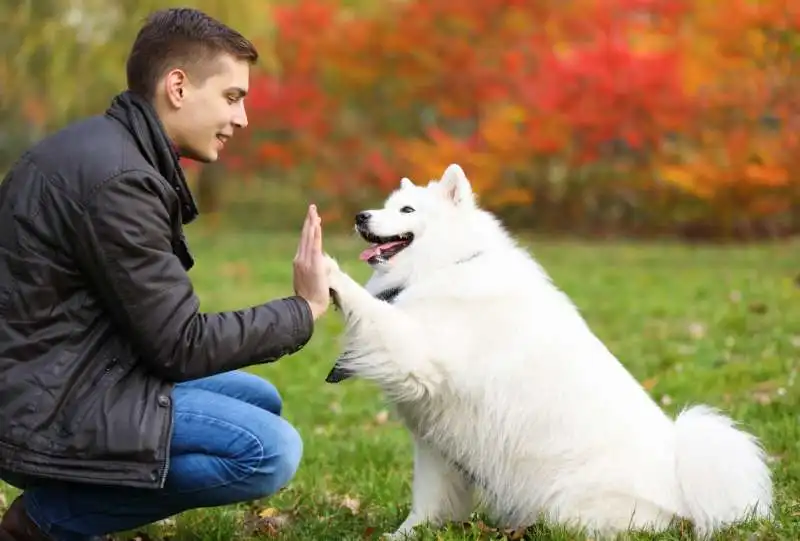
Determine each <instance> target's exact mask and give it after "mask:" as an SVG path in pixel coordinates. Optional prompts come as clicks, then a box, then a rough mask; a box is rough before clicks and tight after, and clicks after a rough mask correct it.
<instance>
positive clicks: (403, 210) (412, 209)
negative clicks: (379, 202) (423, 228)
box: [400, 205, 414, 214]
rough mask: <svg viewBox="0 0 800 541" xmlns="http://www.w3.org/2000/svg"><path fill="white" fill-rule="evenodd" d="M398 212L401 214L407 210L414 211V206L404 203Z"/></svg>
mask: <svg viewBox="0 0 800 541" xmlns="http://www.w3.org/2000/svg"><path fill="white" fill-rule="evenodd" d="M400 212H402V213H403V214H408V213H409V212H414V207H409V206H408V205H406V206H405V207H403V208H401V209H400Z"/></svg>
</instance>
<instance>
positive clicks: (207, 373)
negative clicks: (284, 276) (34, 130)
mask: <svg viewBox="0 0 800 541" xmlns="http://www.w3.org/2000/svg"><path fill="white" fill-rule="evenodd" d="M257 56H258V55H257V52H256V50H255V49H254V47H253V45H252V44H251V43H250V42H248V41H247V40H246V39H245V38H243V37H242V36H241V35H240V34H238V33H237V32H235V31H233V30H231V29H230V28H228V27H226V26H225V25H223V24H221V23H219V22H217V21H215V20H214V19H212V18H210V17H208V16H206V15H204V14H203V13H201V12H199V11H196V10H192V9H171V10H165V11H160V12H157V13H155V14H154V15H152V16H151V18H150V19H149V20H148V22H147V23H146V25H145V26H144V27H143V28H142V30H141V31H140V33H139V35H138V37H137V38H136V41H135V43H134V44H133V49H132V51H131V53H130V57H129V59H128V64H127V75H128V86H129V89H128V91H126V92H123V93H122V94H120V95H119V96H117V97H116V98H115V99H114V100H113V102H112V103H111V105H110V107H109V109H108V110H107V111H106V112H105V114H103V115H100V116H96V117H93V118H90V119H87V120H84V121H82V122H79V123H76V124H74V125H71V126H68V127H66V128H65V129H63V130H62V131H60V132H58V133H56V134H54V135H51V136H49V137H48V138H46V139H44V140H43V141H41V142H39V143H38V144H37V145H35V146H34V147H33V148H32V149H30V150H29V151H28V152H27V153H25V154H24V155H23V156H22V157H21V159H20V160H19V161H18V162H17V163H16V164H15V165H14V166H13V168H12V170H11V171H10V173H9V174H8V176H7V177H6V178H5V180H4V181H3V182H2V184H0V477H2V478H3V479H4V480H6V481H7V482H9V483H11V484H12V485H15V486H17V487H19V488H21V489H23V493H22V495H21V496H20V497H19V498H18V499H16V500H15V501H14V502H13V504H12V505H11V507H10V508H9V509H8V511H7V512H6V514H5V515H4V517H3V519H2V522H1V523H0V540H2V541H44V540H59V541H62V540H63V541H67V540H69V541H72V540H85V539H91V538H92V537H93V536H99V535H102V534H105V533H111V532H116V531H121V530H127V529H131V528H135V527H138V526H141V525H145V524H149V523H152V522H155V521H157V520H159V519H163V518H165V517H168V516H171V515H174V514H176V513H179V512H181V511H184V510H187V509H191V508H199V507H207V506H219V505H225V504H231V503H234V502H241V501H245V500H252V499H256V498H261V497H265V496H269V495H271V494H273V493H274V492H276V491H277V490H278V489H279V488H281V487H282V486H284V485H285V484H286V483H287V482H288V481H289V480H290V479H291V478H292V477H293V475H294V474H295V471H296V469H297V467H298V464H299V462H300V457H301V452H302V442H301V439H300V437H299V435H298V433H297V432H296V431H295V429H294V428H293V427H292V426H291V425H290V424H289V423H287V422H286V421H285V420H284V419H282V418H281V416H280V414H281V397H280V396H279V394H278V392H277V391H276V389H275V388H274V387H273V386H272V385H271V384H269V383H268V382H266V381H264V380H262V379H260V378H257V377H255V376H250V375H248V374H247V373H246V372H243V371H239V370H237V369H240V368H242V367H246V366H249V365H253V364H256V363H262V362H271V361H276V360H277V359H279V358H281V357H283V356H286V355H289V354H292V353H294V352H296V351H298V350H299V349H300V348H301V347H303V346H304V345H305V344H306V342H307V341H308V340H309V339H310V338H311V335H312V332H313V325H314V320H316V319H317V318H318V317H320V316H321V315H322V314H323V313H324V312H325V311H326V309H327V307H328V302H329V296H328V285H327V282H326V278H325V274H324V268H323V261H322V255H323V254H322V245H321V243H322V240H321V235H322V233H321V224H320V219H319V216H318V215H317V214H316V210H315V209H314V208H313V206H312V207H310V208H309V212H308V215H307V217H306V220H305V224H304V226H303V230H302V233H301V238H300V242H299V247H298V250H297V254H296V257H295V260H294V286H295V293H296V294H295V295H293V296H288V297H286V298H282V299H278V300H272V301H270V302H266V303H264V304H260V305H257V306H253V307H251V308H247V309H242V310H238V311H231V312H222V313H201V312H200V311H199V308H198V307H199V302H198V298H197V297H196V295H195V293H194V291H193V289H192V284H191V282H190V281H189V278H188V276H187V270H188V269H189V268H190V267H191V266H192V265H193V260H192V256H191V254H190V252H189V250H188V248H187V245H186V242H185V240H184V236H183V233H182V227H183V225H184V224H186V223H188V222H190V221H191V220H193V219H194V218H195V216H196V208H195V205H194V202H193V199H192V196H191V194H190V193H189V190H188V188H187V185H186V182H185V180H184V177H183V174H182V172H181V168H180V165H179V163H178V155H179V154H181V155H183V156H186V157H189V158H193V159H195V160H199V161H202V162H211V161H214V160H216V159H217V156H218V154H219V152H220V150H222V148H223V147H224V146H225V143H226V142H227V141H228V139H229V138H230V137H231V136H233V134H234V131H235V130H236V129H237V128H244V127H245V126H246V125H247V116H246V114H245V108H244V97H245V95H246V93H247V88H248V78H249V70H250V66H251V65H252V64H253V63H254V62H255V61H256V60H257Z"/></svg>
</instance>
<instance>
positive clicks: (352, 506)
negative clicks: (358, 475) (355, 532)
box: [341, 495, 361, 515]
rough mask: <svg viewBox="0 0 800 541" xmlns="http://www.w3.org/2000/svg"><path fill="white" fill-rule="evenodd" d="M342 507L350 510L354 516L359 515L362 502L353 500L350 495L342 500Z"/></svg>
mask: <svg viewBox="0 0 800 541" xmlns="http://www.w3.org/2000/svg"><path fill="white" fill-rule="evenodd" d="M341 506H342V507H346V508H347V509H349V510H350V512H352V513H353V514H354V515H355V514H357V513H358V510H359V509H360V508H361V502H360V501H359V500H357V499H356V498H351V497H350V496H349V495H345V497H344V498H342V501H341Z"/></svg>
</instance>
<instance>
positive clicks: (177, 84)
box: [164, 68, 189, 109]
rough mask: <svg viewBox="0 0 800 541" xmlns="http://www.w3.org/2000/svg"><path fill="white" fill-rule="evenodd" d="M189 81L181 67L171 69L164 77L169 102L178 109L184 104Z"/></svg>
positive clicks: (165, 91)
mask: <svg viewBox="0 0 800 541" xmlns="http://www.w3.org/2000/svg"><path fill="white" fill-rule="evenodd" d="M188 82H189V79H188V77H187V76H186V72H185V71H183V70H182V69H180V68H175V69H172V70H170V71H169V72H168V73H167V75H166V76H165V77H164V93H165V95H166V98H167V101H168V102H169V104H170V105H172V106H173V107H175V108H176V109H180V108H181V107H182V106H183V100H184V98H185V95H186V87H187V86H188Z"/></svg>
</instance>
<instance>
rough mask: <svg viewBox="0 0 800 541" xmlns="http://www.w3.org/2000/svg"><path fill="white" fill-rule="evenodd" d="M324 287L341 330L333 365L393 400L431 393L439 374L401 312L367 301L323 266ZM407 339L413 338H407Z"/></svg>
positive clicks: (334, 268)
mask: <svg viewBox="0 0 800 541" xmlns="http://www.w3.org/2000/svg"><path fill="white" fill-rule="evenodd" d="M329 264H330V265H331V270H330V274H329V277H330V287H331V289H332V290H333V292H334V300H335V302H336V304H337V305H338V307H339V309H340V310H341V312H342V314H343V316H344V320H345V323H346V326H347V329H346V332H345V344H344V345H345V350H346V351H348V353H346V354H345V355H343V357H342V358H341V359H340V360H339V362H338V363H337V364H339V365H341V367H342V368H343V369H346V370H347V371H348V372H351V373H353V374H357V375H358V376H359V377H362V378H364V379H367V380H370V381H373V382H375V383H376V384H378V385H379V386H381V387H382V388H383V389H384V391H385V392H386V394H387V395H388V396H389V397H391V398H392V399H393V400H394V401H397V402H405V401H414V400H417V399H419V398H421V397H422V396H425V395H426V394H432V393H434V392H435V389H436V387H437V386H438V385H439V384H440V381H441V374H440V373H439V371H438V370H437V369H436V366H435V365H434V364H433V363H432V362H431V357H430V355H429V350H428V347H427V346H428V344H427V341H426V340H425V339H424V336H425V330H424V329H423V328H422V327H421V325H420V324H419V323H418V322H417V321H415V320H414V319H412V318H411V317H410V316H409V315H408V314H407V313H405V312H403V311H402V310H400V309H398V308H397V307H395V306H393V305H391V304H389V303H387V302H384V301H382V300H379V299H377V298H375V297H373V296H372V295H371V294H370V293H369V292H368V291H367V290H366V289H364V288H363V287H362V286H361V285H360V284H359V283H357V282H356V281H355V280H353V279H352V278H351V277H350V276H348V275H347V274H346V273H344V272H342V271H341V270H339V268H338V265H336V262H335V261H333V260H330V261H329ZM412 337H413V338H412Z"/></svg>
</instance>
